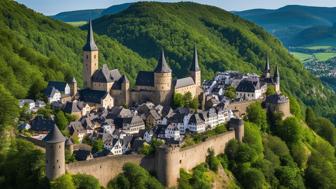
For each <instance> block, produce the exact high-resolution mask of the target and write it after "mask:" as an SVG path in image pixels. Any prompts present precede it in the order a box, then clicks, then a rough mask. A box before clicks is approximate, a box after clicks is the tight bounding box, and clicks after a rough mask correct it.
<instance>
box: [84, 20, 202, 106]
mask: <svg viewBox="0 0 336 189" xmlns="http://www.w3.org/2000/svg"><path fill="white" fill-rule="evenodd" d="M98 57H99V50H98V47H97V45H96V43H95V40H94V36H93V29H92V22H91V21H89V28H88V34H87V41H86V44H85V45H84V47H83V78H84V89H82V90H80V91H79V98H80V100H81V101H84V102H86V103H88V104H90V105H92V106H96V107H104V108H111V107H112V106H129V105H134V104H141V103H144V102H147V101H151V102H153V103H154V104H161V105H170V103H171V101H172V98H173V95H174V93H180V94H185V93H187V92H190V93H191V94H192V96H193V97H199V96H200V95H201V93H202V84H201V69H200V67H199V64H198V54H197V49H196V47H195V49H194V56H193V62H192V64H191V67H190V68H189V73H190V77H186V78H182V79H176V80H173V76H172V70H171V68H170V67H169V65H168V63H167V61H166V58H165V54H164V50H163V49H162V51H161V54H160V56H159V59H158V63H157V65H156V67H155V69H154V70H153V71H140V72H139V73H138V75H137V77H136V83H135V87H133V88H131V87H130V82H129V80H128V79H127V77H126V75H122V74H121V73H120V72H119V70H118V69H113V70H110V69H109V68H108V66H107V65H106V64H104V65H103V66H102V68H98V65H99V61H98V60H99V59H98Z"/></svg>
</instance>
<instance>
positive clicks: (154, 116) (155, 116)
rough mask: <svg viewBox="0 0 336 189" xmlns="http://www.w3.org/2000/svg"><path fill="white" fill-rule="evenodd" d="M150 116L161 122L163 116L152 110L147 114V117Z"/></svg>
mask: <svg viewBox="0 0 336 189" xmlns="http://www.w3.org/2000/svg"><path fill="white" fill-rule="evenodd" d="M149 115H152V116H153V118H154V119H155V120H160V119H161V116H160V115H159V114H158V113H157V111H155V110H150V111H149V112H148V114H147V117H148V116H149Z"/></svg>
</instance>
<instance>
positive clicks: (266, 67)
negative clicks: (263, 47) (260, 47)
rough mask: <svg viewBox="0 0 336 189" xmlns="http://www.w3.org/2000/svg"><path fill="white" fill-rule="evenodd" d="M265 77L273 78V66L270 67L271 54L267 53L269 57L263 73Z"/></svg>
mask: <svg viewBox="0 0 336 189" xmlns="http://www.w3.org/2000/svg"><path fill="white" fill-rule="evenodd" d="M263 76H264V78H267V79H269V78H271V68H270V61H269V56H268V55H267V59H266V65H265V69H264V74H263Z"/></svg>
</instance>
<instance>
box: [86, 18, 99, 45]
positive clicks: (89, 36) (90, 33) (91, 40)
mask: <svg viewBox="0 0 336 189" xmlns="http://www.w3.org/2000/svg"><path fill="white" fill-rule="evenodd" d="M83 50H84V51H98V47H97V45H96V43H95V41H94V37H93V29H92V20H91V19H90V20H89V29H88V34H87V39H86V44H85V45H84V47H83Z"/></svg>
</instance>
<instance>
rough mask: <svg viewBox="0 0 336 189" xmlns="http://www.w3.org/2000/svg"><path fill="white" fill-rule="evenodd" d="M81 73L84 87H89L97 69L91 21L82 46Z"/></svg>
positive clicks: (96, 51)
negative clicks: (82, 64)
mask: <svg viewBox="0 0 336 189" xmlns="http://www.w3.org/2000/svg"><path fill="white" fill-rule="evenodd" d="M83 51H84V53H83V63H84V66H83V71H84V72H83V74H84V87H86V88H91V87H92V86H91V85H92V83H91V77H92V75H93V74H94V72H95V71H96V70H97V69H98V47H97V45H96V43H95V41H94V38H93V30H92V21H91V20H90V21H89V29H88V34H87V39H86V44H85V45H84V47H83Z"/></svg>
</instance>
